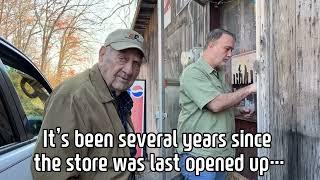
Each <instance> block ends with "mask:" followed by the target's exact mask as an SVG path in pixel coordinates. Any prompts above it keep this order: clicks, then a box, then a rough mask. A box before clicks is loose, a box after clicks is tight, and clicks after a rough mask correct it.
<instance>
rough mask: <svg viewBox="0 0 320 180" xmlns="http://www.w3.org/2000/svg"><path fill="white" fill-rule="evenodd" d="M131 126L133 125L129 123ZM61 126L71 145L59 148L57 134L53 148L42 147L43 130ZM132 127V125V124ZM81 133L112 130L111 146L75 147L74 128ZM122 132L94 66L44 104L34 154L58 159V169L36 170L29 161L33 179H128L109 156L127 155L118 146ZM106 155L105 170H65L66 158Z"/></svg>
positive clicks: (127, 155) (97, 69) (109, 131)
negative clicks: (114, 165)
mask: <svg viewBox="0 0 320 180" xmlns="http://www.w3.org/2000/svg"><path fill="white" fill-rule="evenodd" d="M130 125H132V124H130ZM56 127H60V128H61V133H69V138H68V140H69V142H70V145H69V147H67V148H61V147H60V144H61V142H62V141H61V140H60V134H61V133H60V134H59V135H57V137H56V138H55V144H56V148H50V147H48V148H43V140H44V136H43V129H55V128H56ZM131 127H132V126H131ZM75 129H78V130H79V131H80V132H81V133H83V134H85V133H93V134H95V133H102V134H105V133H112V134H113V136H114V140H113V141H114V143H113V145H114V147H113V148H97V147H92V148H87V147H82V148H76V147H75V145H74V143H73V141H74V130H75ZM119 133H125V130H124V128H123V126H122V124H121V120H120V119H119V116H118V114H117V110H116V108H115V105H114V103H113V97H112V96H111V94H110V92H109V89H108V87H107V85H106V83H105V81H104V80H103V78H102V75H101V73H100V70H99V68H98V66H97V65H95V66H93V67H92V68H91V69H89V70H87V71H85V72H83V73H81V74H79V75H77V76H75V77H74V78H72V79H70V80H67V81H65V82H64V83H62V85H60V86H59V87H58V88H56V89H55V90H54V91H53V93H52V94H51V96H50V98H49V100H48V101H47V103H46V108H45V116H44V121H43V124H42V127H41V130H40V132H39V136H38V141H37V145H36V149H35V151H34V153H45V154H46V155H47V156H49V157H51V158H52V157H60V158H61V162H62V165H61V172H36V171H35V169H34V167H35V166H34V162H33V161H32V167H31V169H32V175H33V178H34V180H65V179H80V180H89V179H90V180H106V179H119V180H124V179H129V178H130V176H131V174H130V172H115V171H114V169H113V163H112V157H130V152H129V148H127V147H126V148H118V143H119V142H118V134H119ZM76 153H79V154H80V157H91V158H93V157H106V158H107V159H108V167H107V169H108V171H107V172H100V171H98V170H97V171H96V172H93V171H90V172H77V171H73V172H66V166H67V165H66V163H65V161H66V158H68V157H75V154H76Z"/></svg>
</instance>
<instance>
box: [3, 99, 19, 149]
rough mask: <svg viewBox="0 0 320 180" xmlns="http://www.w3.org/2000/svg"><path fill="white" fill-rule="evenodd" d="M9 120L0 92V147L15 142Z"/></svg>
mask: <svg viewBox="0 0 320 180" xmlns="http://www.w3.org/2000/svg"><path fill="white" fill-rule="evenodd" d="M10 122H12V121H11V120H10V119H9V116H8V113H7V109H6V108H5V105H4V101H3V96H2V95H1V94H0V147H2V146H5V145H7V144H10V143H13V142H15V138H14V134H13V130H12V126H11V124H10Z"/></svg>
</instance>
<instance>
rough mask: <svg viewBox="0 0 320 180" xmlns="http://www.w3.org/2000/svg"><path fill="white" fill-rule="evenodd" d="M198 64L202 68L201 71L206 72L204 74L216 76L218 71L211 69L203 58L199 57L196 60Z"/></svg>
mask: <svg viewBox="0 0 320 180" xmlns="http://www.w3.org/2000/svg"><path fill="white" fill-rule="evenodd" d="M198 62H199V63H200V65H201V66H202V67H203V69H204V70H205V71H206V73H208V74H212V73H214V74H215V75H218V71H217V70H215V69H214V68H213V67H211V66H210V65H209V64H208V63H207V61H205V60H204V58H203V57H202V56H201V57H200V58H199V60H198Z"/></svg>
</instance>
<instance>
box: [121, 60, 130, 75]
mask: <svg viewBox="0 0 320 180" xmlns="http://www.w3.org/2000/svg"><path fill="white" fill-rule="evenodd" d="M122 70H123V71H124V72H125V73H126V74H127V75H128V76H131V75H132V72H133V71H132V62H131V61H128V62H127V63H126V64H125V65H124V67H123V68H122Z"/></svg>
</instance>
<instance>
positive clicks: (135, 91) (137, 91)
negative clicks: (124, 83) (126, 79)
mask: <svg viewBox="0 0 320 180" xmlns="http://www.w3.org/2000/svg"><path fill="white" fill-rule="evenodd" d="M129 93H130V94H131V95H132V96H133V97H136V98H139V97H141V96H142V95H143V88H142V87H141V86H139V85H135V86H133V87H132V88H130V89H129Z"/></svg>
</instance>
